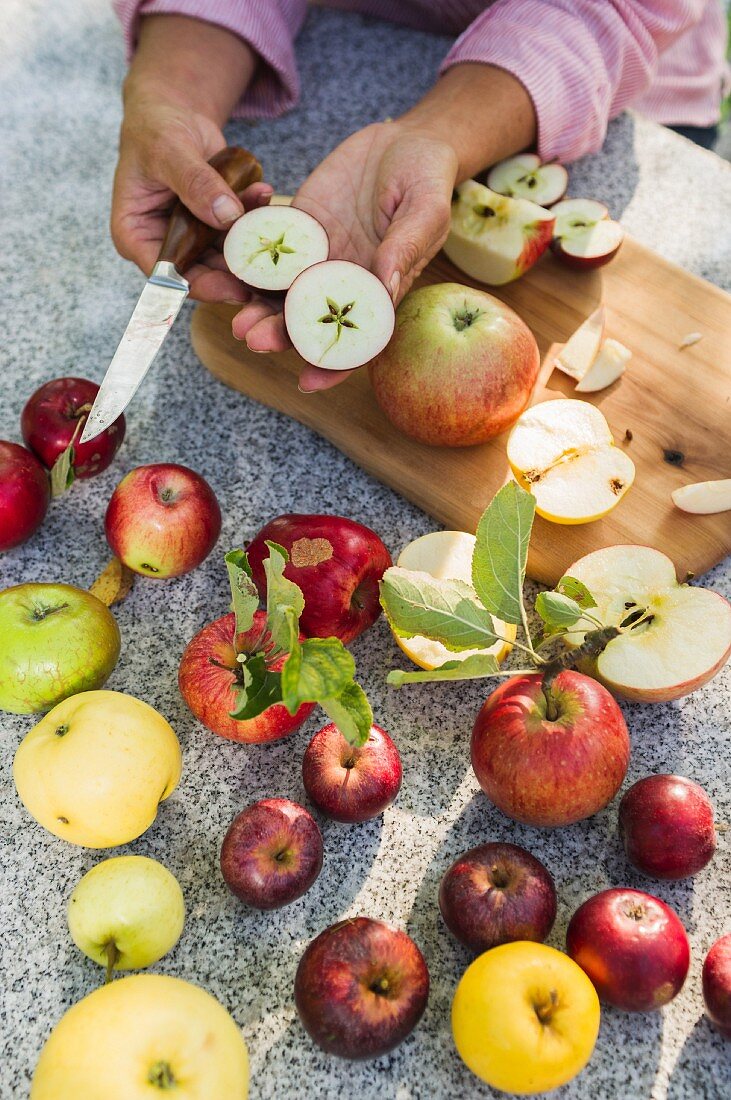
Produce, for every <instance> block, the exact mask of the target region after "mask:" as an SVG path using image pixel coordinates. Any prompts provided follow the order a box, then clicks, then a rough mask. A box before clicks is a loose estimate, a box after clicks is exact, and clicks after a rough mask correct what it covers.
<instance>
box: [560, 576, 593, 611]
mask: <svg viewBox="0 0 731 1100" xmlns="http://www.w3.org/2000/svg"><path fill="white" fill-rule="evenodd" d="M556 591H557V592H560V593H561V595H562V596H568V597H569V599H571V600H576V602H577V604H578V605H579V607H581V608H583V609H584V610H585V611H588V609H589V608H590V607H596V600H595V599H594V597H593V596H592V594H591V592H590V591H589V589H588V588H587V587H586V585H585V584H583V583H582V581H580V580H577V579H576V577H571V576H569V575H568V573H567V574H566V576H564V577H561V580H560V581H559V582H558V584H557V585H556Z"/></svg>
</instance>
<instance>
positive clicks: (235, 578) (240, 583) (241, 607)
mask: <svg viewBox="0 0 731 1100" xmlns="http://www.w3.org/2000/svg"><path fill="white" fill-rule="evenodd" d="M224 561H225V562H226V569H227V570H228V579H229V584H230V585H231V603H232V606H233V610H234V615H235V616H236V637H238V636H239V634H245V633H246V632H247V630H251V627H252V626H253V624H254V613H255V612H256V610H257V608H258V607H259V593H258V592H257V590H256V585H255V584H254V582H253V580H252V579H251V566H250V565H249V559H248V558H247V556H246V554H245V552H244V551H243V550H229V552H228V554H226V557H225V558H224Z"/></svg>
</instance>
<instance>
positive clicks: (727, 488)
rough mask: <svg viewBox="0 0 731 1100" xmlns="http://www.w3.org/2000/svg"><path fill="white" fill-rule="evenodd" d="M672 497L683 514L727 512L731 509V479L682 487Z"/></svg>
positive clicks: (703, 514)
mask: <svg viewBox="0 0 731 1100" xmlns="http://www.w3.org/2000/svg"><path fill="white" fill-rule="evenodd" d="M670 495H671V496H672V498H673V504H674V505H675V507H676V508H680V510H681V511H682V512H692V513H693V515H696V516H710V515H713V514H714V513H716V512H727V511H729V509H731V478H728V477H726V478H721V479H720V480H719V481H696V482H694V483H693V484H691V485H681V486H680V488H679V489H673V491H672V493H671V494H670Z"/></svg>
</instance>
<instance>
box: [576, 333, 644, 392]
mask: <svg viewBox="0 0 731 1100" xmlns="http://www.w3.org/2000/svg"><path fill="white" fill-rule="evenodd" d="M631 358H632V352H631V351H630V350H629V348H626V347H625V346H624V344H620V342H619V340H612V339H611V337H610V338H609V339H608V340H605V341H604V343H603V344H602V346H601V347H600V348H599V354H598V355H597V357H596V359H595V360H594V362H593V363H592V364H591V366H590V367H589V369H588V371H587V372H586V374H585V375H584V377H583V378H582V379H581V381H580V382H578V383H577V385H576V392H577V393H598V391H599V390H605V389H606V388H607V386H611V385H612V384H613V383H614V382H616V381H617V379H618V378H621V377H622V375H623V374H624V372H625V371H626V369H627V364H628V363H629V361H630V359H631Z"/></svg>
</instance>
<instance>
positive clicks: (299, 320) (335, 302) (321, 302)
mask: <svg viewBox="0 0 731 1100" xmlns="http://www.w3.org/2000/svg"><path fill="white" fill-rule="evenodd" d="M284 321H285V324H286V326H287V332H288V333H289V338H290V340H291V341H292V344H293V345H294V348H295V350H296V351H298V352H299V354H300V355H301V356H302V358H303V359H305V360H306V361H307V362H308V363H312V365H313V366H315V367H325V368H326V369H327V370H352V368H353V367H361V366H363V364H364V363H367V362H368V361H369V360H370V359H372V358H373V357H374V356H375V355H378V353H379V352H380V351H383V349H384V348H385V346H386V344H387V343H388V341H389V340H390V339H391V335H392V333H393V329H394V325H395V323H396V314H395V311H394V308H393V302H392V301H391V295H390V294H389V293H388V291H387V290H386V288H385V286H384V285H383V283H382V282H381V280H380V279H377V278H376V276H375V275H372V274H371V273H370V271H367V270H366V268H364V267H361V266H360V264H355V263H352V262H351V261H350V260H327V261H325V262H324V263H319V264H314V266H312V267H308V268H307V270H306V271H303V272H302V274H301V275H299V276H298V277H297V278H296V279H295V281H294V282H293V283H292V286H291V287H290V288H289V291H288V293H287V297H286V298H285V300H284Z"/></svg>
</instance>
